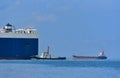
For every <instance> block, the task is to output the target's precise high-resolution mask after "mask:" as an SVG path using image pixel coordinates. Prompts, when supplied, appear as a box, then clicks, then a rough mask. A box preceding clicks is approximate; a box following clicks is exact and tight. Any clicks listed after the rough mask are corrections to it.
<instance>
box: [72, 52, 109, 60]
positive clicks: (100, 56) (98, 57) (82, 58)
mask: <svg viewBox="0 0 120 78" xmlns="http://www.w3.org/2000/svg"><path fill="white" fill-rule="evenodd" d="M73 59H74V60H99V59H100V60H104V59H107V57H106V56H105V53H104V52H100V54H99V56H77V55H73Z"/></svg>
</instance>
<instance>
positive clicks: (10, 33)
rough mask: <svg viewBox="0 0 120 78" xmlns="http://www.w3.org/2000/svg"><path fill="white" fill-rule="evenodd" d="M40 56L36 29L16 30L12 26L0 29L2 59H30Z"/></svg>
mask: <svg viewBox="0 0 120 78" xmlns="http://www.w3.org/2000/svg"><path fill="white" fill-rule="evenodd" d="M34 55H38V34H37V31H36V29H33V28H23V29H15V27H14V26H13V25H11V24H9V23H8V24H7V25H5V26H4V27H3V28H1V29H0V59H30V58H31V56H34Z"/></svg>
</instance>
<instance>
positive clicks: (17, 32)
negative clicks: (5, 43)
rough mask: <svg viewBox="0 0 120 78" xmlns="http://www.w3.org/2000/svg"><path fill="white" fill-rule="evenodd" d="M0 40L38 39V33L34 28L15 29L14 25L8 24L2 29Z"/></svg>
mask: <svg viewBox="0 0 120 78" xmlns="http://www.w3.org/2000/svg"><path fill="white" fill-rule="evenodd" d="M0 38H38V33H37V31H36V29H33V28H25V29H14V28H13V27H12V25H10V24H7V25H6V26H5V27H4V28H2V29H0Z"/></svg>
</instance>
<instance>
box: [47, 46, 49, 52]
mask: <svg viewBox="0 0 120 78" xmlns="http://www.w3.org/2000/svg"><path fill="white" fill-rule="evenodd" d="M49 51H50V47H49V46H48V48H47V54H49Z"/></svg>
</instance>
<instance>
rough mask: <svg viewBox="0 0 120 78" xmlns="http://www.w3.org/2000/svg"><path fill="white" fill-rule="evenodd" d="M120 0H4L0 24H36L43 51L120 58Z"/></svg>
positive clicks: (31, 25) (67, 55)
mask: <svg viewBox="0 0 120 78" xmlns="http://www.w3.org/2000/svg"><path fill="white" fill-rule="evenodd" d="M119 4H120V1H119V0H7V1H6V0H0V27H3V26H4V25H6V24H7V23H10V24H12V25H13V26H15V27H16V28H25V27H33V28H36V29H37V31H38V33H39V53H41V52H43V51H46V48H47V46H48V45H49V46H50V52H51V54H53V55H56V56H66V57H69V58H71V57H72V55H73V54H75V55H90V56H97V55H98V54H99V52H101V51H104V52H105V54H106V56H107V57H108V59H117V60H120V34H119V33H120V30H119V29H120V5H119Z"/></svg>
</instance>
